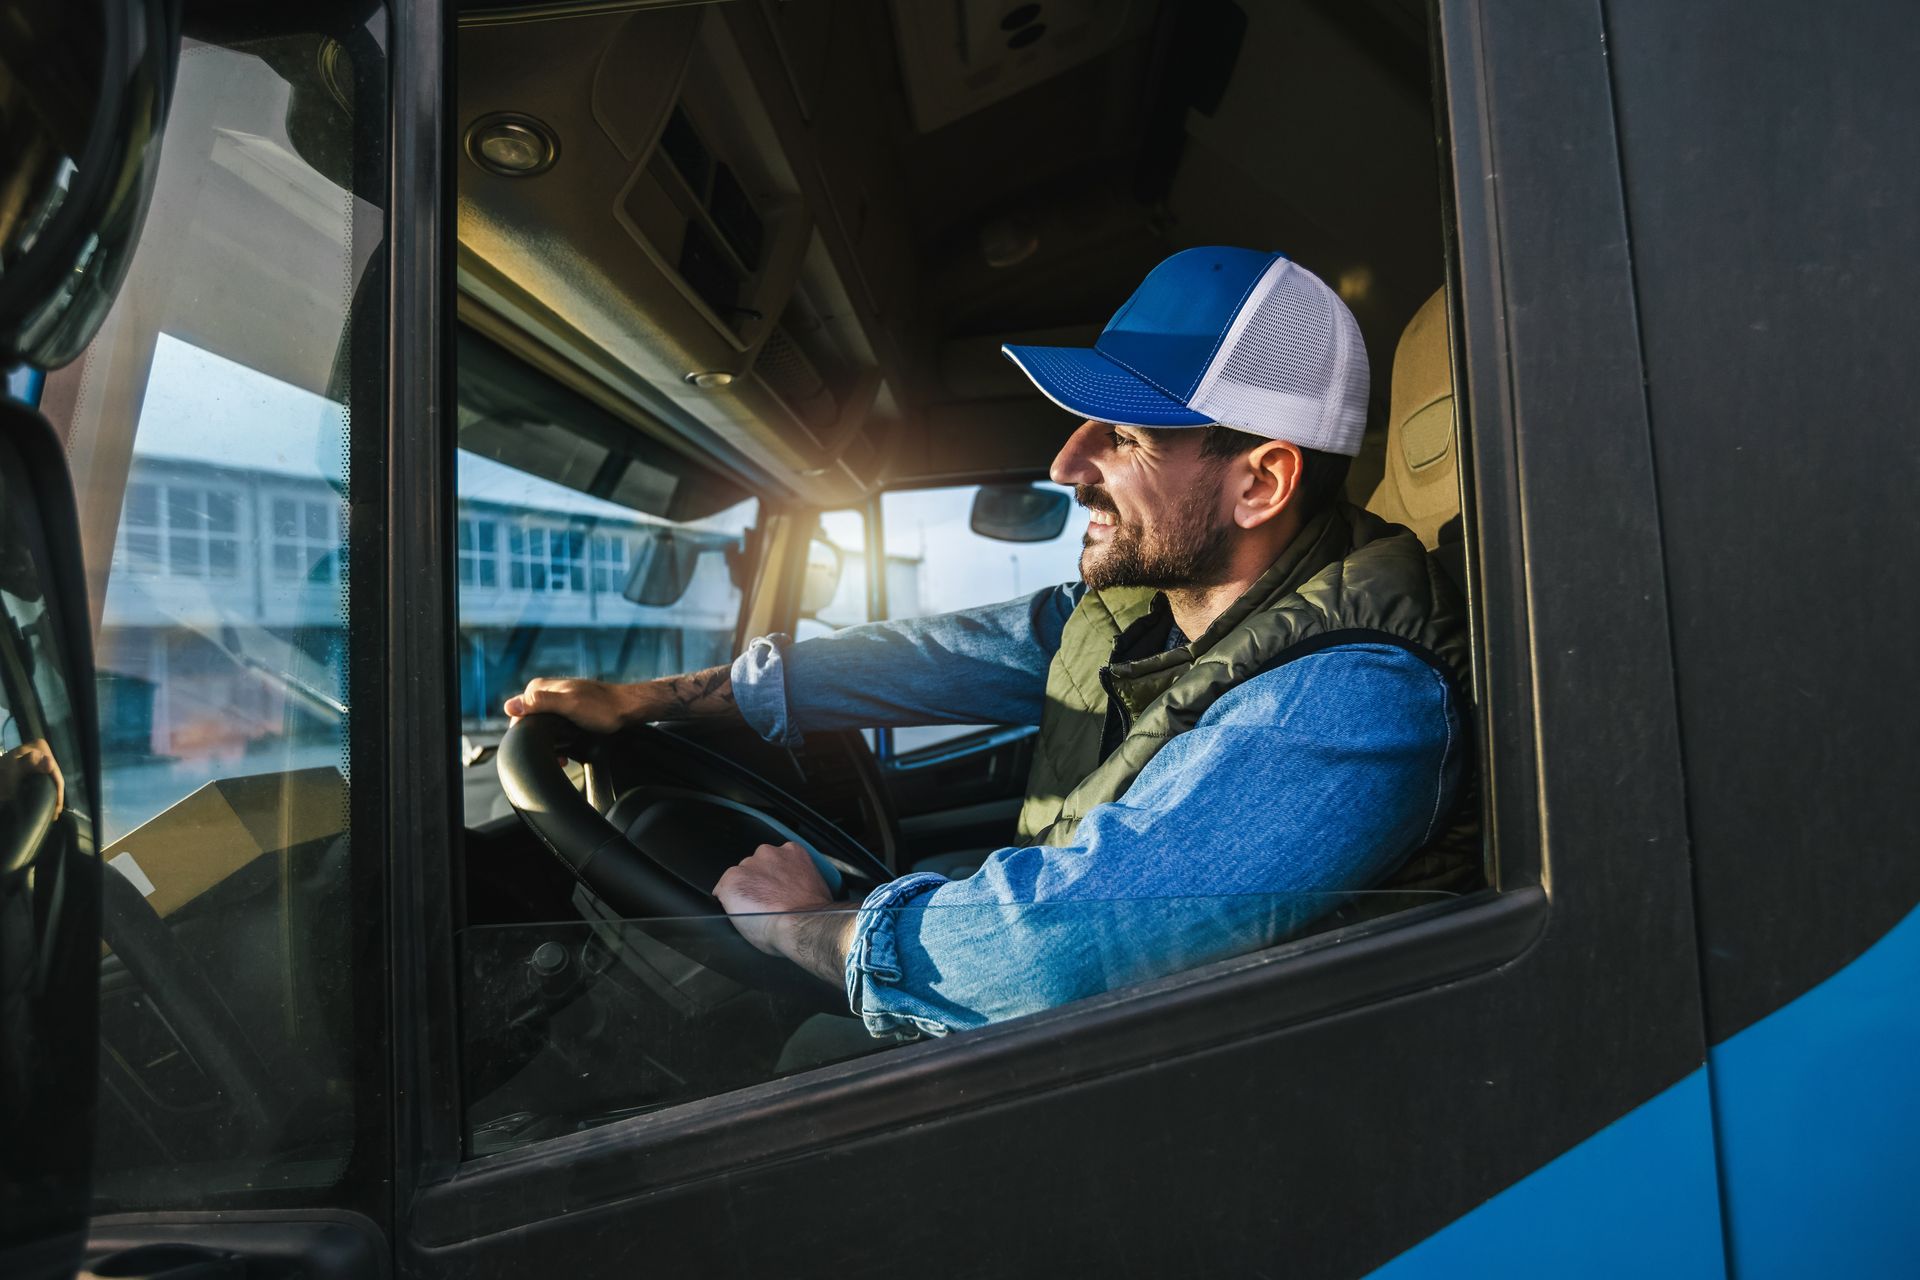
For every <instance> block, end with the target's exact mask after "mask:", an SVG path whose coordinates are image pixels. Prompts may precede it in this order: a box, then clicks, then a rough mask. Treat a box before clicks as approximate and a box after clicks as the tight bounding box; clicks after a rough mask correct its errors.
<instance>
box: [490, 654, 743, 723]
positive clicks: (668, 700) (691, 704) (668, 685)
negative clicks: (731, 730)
mask: <svg viewBox="0 0 1920 1280" xmlns="http://www.w3.org/2000/svg"><path fill="white" fill-rule="evenodd" d="M503 709H504V710H505V711H506V713H507V715H508V717H509V718H511V719H513V720H515V721H518V720H519V719H520V717H522V716H530V715H533V714H535V713H536V712H551V713H553V714H554V715H557V716H563V717H565V718H566V719H568V720H571V721H572V722H573V723H574V724H576V725H578V726H579V727H580V728H582V729H585V730H586V731H587V732H588V733H617V732H619V731H620V730H621V729H625V728H628V727H629V726H632V725H636V724H647V723H650V722H652V721H654V720H689V719H693V718H695V717H699V716H722V715H730V714H732V713H733V712H734V710H735V708H734V705H733V669H732V668H731V667H709V668H707V669H706V670H705V671H689V672H688V673H687V674H685V675H680V676H661V677H660V678H659V679H657V680H641V681H638V682H636V683H634V684H609V683H608V682H606V681H605V680H588V679H585V678H584V677H580V676H559V677H547V676H541V677H538V678H536V679H533V680H529V681H528V682H527V687H526V689H525V691H523V692H521V693H520V694H518V695H516V696H514V697H511V698H508V699H507V702H506V706H505V707H504V708H503Z"/></svg>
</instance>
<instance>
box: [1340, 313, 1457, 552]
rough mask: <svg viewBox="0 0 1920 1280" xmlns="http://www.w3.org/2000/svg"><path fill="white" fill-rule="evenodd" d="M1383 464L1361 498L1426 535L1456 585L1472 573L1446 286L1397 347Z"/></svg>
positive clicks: (1422, 538)
mask: <svg viewBox="0 0 1920 1280" xmlns="http://www.w3.org/2000/svg"><path fill="white" fill-rule="evenodd" d="M1381 462H1382V471H1381V475H1380V480H1379V482H1378V483H1377V484H1376V485H1375V486H1374V489H1373V492H1372V493H1371V494H1370V495H1369V496H1368V497H1367V499H1366V501H1365V502H1364V503H1363V504H1362V505H1364V506H1365V507H1366V509H1367V510H1369V511H1371V512H1373V513H1374V514H1375V515H1377V516H1379V517H1380V518H1381V519H1383V520H1389V521H1391V522H1393V523H1394V524H1400V525H1405V526H1406V527H1407V528H1409V529H1411V530H1413V531H1414V533H1416V534H1418V535H1419V537H1420V541H1421V542H1423V543H1425V544H1426V546H1427V549H1428V550H1429V551H1431V552H1433V554H1434V559H1435V560H1437V561H1439V563H1440V565H1441V567H1442V568H1444V569H1445V570H1446V571H1447V574H1448V576H1450V577H1451V578H1452V579H1453V581H1454V584H1455V585H1456V586H1462V585H1464V583H1465V581H1466V546H1465V536H1464V530H1463V528H1462V525H1461V520H1460V448H1459V440H1458V435H1457V429H1456V425H1455V416H1454V412H1453V357H1452V353H1451V350H1450V348H1449V346H1448V343H1447V291H1446V290H1445V289H1444V288H1443V289H1440V290H1439V291H1437V292H1436V293H1435V294H1434V295H1433V296H1432V297H1431V298H1428V299H1427V300H1426V302H1425V303H1424V304H1423V305H1422V306H1421V308H1420V310H1418V311H1416V312H1415V313H1414V315H1413V319H1412V320H1410V321H1408V322H1407V327H1406V330H1405V331H1404V332H1403V333H1402V334H1401V335H1400V343H1399V345H1398V346H1396V347H1395V348H1394V351H1393V380H1392V384H1391V390H1390V393H1389V400H1388V406H1387V440H1386V449H1385V457H1384V458H1383V459H1382V460H1381Z"/></svg>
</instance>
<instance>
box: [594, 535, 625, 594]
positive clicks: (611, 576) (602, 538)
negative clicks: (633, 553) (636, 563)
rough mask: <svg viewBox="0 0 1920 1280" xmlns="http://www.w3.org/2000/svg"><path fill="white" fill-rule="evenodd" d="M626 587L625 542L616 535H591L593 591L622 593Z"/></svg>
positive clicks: (623, 538) (621, 537) (620, 536)
mask: <svg viewBox="0 0 1920 1280" xmlns="http://www.w3.org/2000/svg"><path fill="white" fill-rule="evenodd" d="M626 585H627V540H626V538H625V537H623V536H622V535H620V534H617V533H596V534H594V535H593V589H594V590H595V591H622V590H625V588H626Z"/></svg>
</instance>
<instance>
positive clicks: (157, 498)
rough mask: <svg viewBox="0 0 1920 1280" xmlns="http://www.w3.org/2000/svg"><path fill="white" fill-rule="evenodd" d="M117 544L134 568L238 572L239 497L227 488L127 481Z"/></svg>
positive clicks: (208, 574) (189, 573)
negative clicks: (119, 543) (119, 540)
mask: <svg viewBox="0 0 1920 1280" xmlns="http://www.w3.org/2000/svg"><path fill="white" fill-rule="evenodd" d="M121 546H122V547H123V548H124V553H125V560H124V563H125V564H126V566H127V568H128V569H129V570H131V571H133V572H135V573H167V574H169V575H171V576H173V577H176V578H215V579H224V578H237V577H239V576H240V496H239V494H237V493H235V492H234V491H233V490H231V489H209V488H206V487H204V486H201V485H183V484H163V483H159V482H157V481H143V482H136V483H132V484H129V485H128V486H127V498H126V506H125V509H124V514H123V517H122V535H121Z"/></svg>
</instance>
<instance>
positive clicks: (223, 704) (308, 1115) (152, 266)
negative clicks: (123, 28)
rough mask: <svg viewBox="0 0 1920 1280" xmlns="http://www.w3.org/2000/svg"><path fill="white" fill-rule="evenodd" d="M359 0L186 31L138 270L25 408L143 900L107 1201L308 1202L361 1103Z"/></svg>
mask: <svg viewBox="0 0 1920 1280" xmlns="http://www.w3.org/2000/svg"><path fill="white" fill-rule="evenodd" d="M380 21H381V20H380V19H378V18H376V20H375V21H374V23H373V24H372V25H369V26H365V27H360V26H355V27H351V28H349V27H345V26H343V27H342V28H341V29H340V30H338V31H335V32H331V33H328V34H325V35H322V34H317V33H316V34H295V35H288V34H284V33H271V34H269V33H247V38H245V39H244V40H237V43H236V47H232V48H228V47H222V46H220V45H215V44H205V43H198V42H195V41H187V42H185V44H184V45H183V50H182V56H181V59H180V66H179V74H178V80H177V87H176V90H175V97H174V101H173V105H172V110H171V113H170V115H169V118H168V123H167V131H166V136H165V139H164V143H163V146H162V148H161V152H160V157H161V160H160V164H161V167H160V172H159V178H158V184H157V187H156V190H155V194H154V197H153V202H152V206H151V210H150V213H149V216H148V218H147V221H146V226H145V230H144V232H143V235H142V238H141V241H140V244H139V247H138V250H137V252H136V255H135V258H134V260H133V263H132V267H131V269H130V272H129V274H128V277H127V280H126V283H125V285H124V286H123V288H122V290H121V292H120V295H119V299H118V301H117V303H116V305H115V307H114V310H113V312H112V314H111V315H110V316H109V318H108V320H107V322H106V324H105V325H104V326H103V328H102V329H101V331H100V334H99V336H98V337H97V338H96V340H95V341H94V343H93V344H92V346H91V347H90V348H89V349H88V350H87V352H86V353H85V355H84V357H83V358H82V359H81V360H79V361H77V362H75V364H74V365H72V366H69V367H68V368H67V369H64V370H61V371H59V372H58V373H56V374H54V375H52V376H51V377H50V378H49V379H48V382H47V387H46V395H45V397H44V399H43V402H42V404H43V408H44V409H45V411H46V412H47V413H48V416H49V418H50V419H52V420H53V421H55V422H56V424H58V425H59V426H60V427H61V428H62V430H63V432H64V434H65V436H66V440H67V445H68V450H69V455H70V458H71V461H72V464H73V469H74V477H75V483H76V490H77V493H78V496H79V499H80V516H81V524H82V538H83V543H84V550H85V553H86V561H87V567H88V578H89V582H88V586H89V588H90V596H91V605H92V608H93V615H94V617H95V619H96V620H97V627H98V633H97V643H96V652H97V665H98V680H99V705H100V720H101V730H102V732H101V747H102V758H101V775H102V776H101V781H102V792H103V796H102V806H103V809H102V813H101V814H100V816H99V817H100V820H99V827H100V835H101V840H102V842H103V844H104V846H105V847H104V849H103V856H104V858H105V859H106V861H107V862H108V864H109V866H111V867H112V868H113V869H114V873H116V874H118V875H120V876H121V877H123V878H124V880H125V881H126V883H128V884H130V885H132V886H133V888H134V889H136V890H137V891H138V892H137V894H136V895H134V897H133V898H132V899H131V900H132V902H133V903H134V904H135V906H136V907H137V910H138V913H139V914H138V916H137V918H135V917H116V916H115V914H114V913H113V912H109V913H108V914H107V917H106V925H105V930H104V932H105V940H106V943H107V947H108V952H107V954H106V956H105V958H104V960H103V963H102V967H101V979H100V982H101V987H100V999H101V1004H100V1028H99V1034H100V1056H101V1071H102V1075H101V1091H100V1114H99V1125H98V1134H99V1149H98V1153H97V1156H96V1175H95V1179H94V1189H95V1194H96V1197H97V1200H98V1202H99V1205H100V1208H101V1209H102V1210H103V1211H104V1210H111V1209H171V1208H187V1207H202V1206H206V1205H209V1204H218V1203H239V1204H245V1203H246V1202H247V1200H248V1197H250V1196H251V1195H253V1194H255V1193H257V1192H260V1191H270V1190H272V1189H275V1188H287V1187H295V1186H297V1187H304V1188H308V1189H309V1191H308V1192H307V1193H306V1194H311V1189H312V1188H316V1187H325V1186H328V1185H330V1184H335V1183H338V1182H339V1181H340V1180H341V1179H342V1177H343V1175H344V1174H345V1173H346V1171H347V1170H348V1168H349V1162H350V1160H351V1159H352V1158H353V1156H354V1153H355V1150H356V1139H355V1135H356V1132H358V1131H359V1127H358V1126H359V1123H360V1121H362V1120H365V1119H367V1118H369V1117H370V1118H372V1120H373V1121H374V1122H375V1123H379V1122H380V1118H381V1105H380V1103H379V1100H378V1099H377V1098H374V1099H370V1098H367V1097H366V1096H365V1095H364V1094H363V1093H362V1092H361V1088H360V1082H364V1081H366V1080H368V1079H378V1078H379V1075H378V1071H379V1069H380V1060H381V1058H382V1056H383V1054H384V1049H383V1047H382V1046H380V1045H378V1044H377V1043H368V1042H367V1041H366V1039H365V1037H358V1036H356V1035H355V1034H354V1028H355V1019H356V1016H358V1015H359V1014H361V1013H363V1012H364V1011H365V1010H367V1009H371V1008H377V1006H372V1005H361V1004H358V1003H357V999H358V993H359V992H360V991H361V990H363V989H365V988H363V987H362V985H361V979H362V978H363V977H364V978H365V979H366V981H367V982H368V983H375V984H377V983H379V982H380V981H382V979H383V975H382V974H381V973H380V971H379V969H378V968H377V967H374V968H370V969H364V970H363V969H361V968H359V967H357V962H356V959H355V957H356V955H360V954H364V955H365V956H367V957H368V958H369V959H372V960H374V961H375V964H376V965H377V956H378V949H377V948H373V949H369V948H367V947H365V945H364V942H363V941H356V939H364V937H365V936H366V935H367V933H368V931H369V930H376V929H377V927H378V926H377V924H375V922H374V920H373V919H372V917H371V915H369V917H368V918H365V919H362V918H357V917H356V911H358V910H360V909H362V908H361V906H359V905H356V904H364V906H365V909H366V910H368V911H369V912H371V911H372V910H373V909H374V903H375V901H377V895H369V894H367V893H366V890H367V889H369V888H371V889H374V890H377V887H378V886H377V880H375V879H369V877H377V875H378V874H379V848H380V846H379V844H378V843H377V836H376V835H371V834H369V835H368V836H366V837H362V836H361V834H360V832H358V831H357V830H356V828H355V824H354V823H353V821H352V812H353V808H352V804H351V802H350V800H351V786H350V778H351V776H352V763H353V744H354V742H355V741H356V734H357V731H358V726H359V725H360V722H359V719H358V713H357V707H358V705H359V702H360V699H359V698H358V697H357V695H356V692H355V689H356V684H355V681H354V679H353V675H352V673H353V671H354V669H355V666H356V664H355V661H354V656H355V654H356V653H359V654H363V655H364V657H363V659H362V666H361V669H363V670H371V669H373V664H372V658H373V657H374V655H375V654H377V652H378V635H379V629H378V618H377V616H376V615H374V614H373V613H372V612H371V610H372V608H373V607H374V605H373V603H372V602H374V601H377V599H378V594H377V592H376V593H373V594H371V595H370V594H369V593H368V592H367V591H365V590H363V589H362V588H361V584H359V583H357V582H355V581H354V580H353V576H352V575H351V573H350V572H349V571H348V566H349V565H350V563H351V562H352V556H350V555H349V554H348V552H349V544H348V542H347V530H348V528H349V527H350V525H349V521H348V519H347V515H348V512H349V511H350V510H351V509H352V508H353V506H354V504H355V503H356V502H357V501H359V499H360V495H361V492H362V486H363V485H364V486H365V487H366V489H367V491H368V492H370V493H372V494H378V492H379V490H380V485H379V477H378V476H377V475H362V474H357V473H356V468H355V466H354V465H353V462H354V459H355V458H356V457H358V456H361V455H360V452H359V451H358V446H359V444H360V442H366V443H369V444H371V445H372V446H373V448H372V453H373V455H374V456H377V455H378V453H379V444H380V441H381V438H382V437H381V421H380V417H379V407H380V405H381V403H382V402H383V398H384V376H383V370H382V367H381V365H380V363H379V361H378V359H377V356H375V355H371V354H369V353H374V352H377V351H378V349H379V345H380V344H379V342H378V341H377V339H378V338H379V335H380V333H381V329H382V325H383V323H384V316H383V312H382V309H381V307H382V304H381V299H382V298H383V296H384V294H385V289H384V286H383V283H382V279H381V269H380V267H379V263H380V261H381V255H379V253H378V250H379V246H380V241H381V237H382V229H383V214H382V211H381V208H380V202H381V201H382V200H383V199H384V197H383V195H382V191H381V185H380V184H381V178H380V176H379V175H380V174H381V173H382V172H383V170H384V165H383V161H382V155H381V141H380V140H381V138H382V136H383V135H384V132H385V112H384V104H383V102H382V100H381V96H380V95H381V88H380V86H381V85H382V84H383V83H384V80H385V70H384V68H383V66H382V64H381V60H380V55H379V45H378V41H377V39H376V32H377V31H378V29H379V25H380ZM281 22H282V29H283V32H284V27H285V22H284V19H282V20H281ZM234 26H235V24H232V23H229V24H227V25H226V27H225V28H223V29H225V30H233V29H234ZM356 332H357V333H358V334H359V335H360V336H361V337H363V338H367V339H371V340H370V341H356V340H355V337H356ZM370 585H372V584H370ZM369 641H370V642H371V645H370V646H369V647H365V648H362V646H363V644H366V643H367V642H369ZM370 727H371V729H372V730H373V731H375V732H378V729H379V725H378V724H377V722H376V723H374V724H373V725H371V726H370ZM368 841H375V842H376V843H372V844H371V845H369V844H368ZM376 936H377V935H376ZM365 1155H366V1157H367V1158H369V1159H371V1160H374V1161H378V1159H379V1158H380V1156H379V1152H378V1151H377V1150H372V1151H367V1152H366V1153H365ZM322 1198H324V1197H322Z"/></svg>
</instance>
